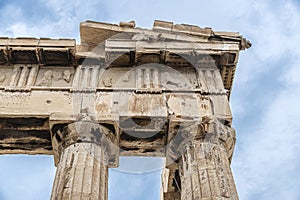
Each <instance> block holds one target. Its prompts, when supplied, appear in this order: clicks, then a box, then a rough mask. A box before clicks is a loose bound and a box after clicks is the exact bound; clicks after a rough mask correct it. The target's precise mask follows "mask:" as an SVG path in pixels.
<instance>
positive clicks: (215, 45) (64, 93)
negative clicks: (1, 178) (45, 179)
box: [0, 20, 251, 200]
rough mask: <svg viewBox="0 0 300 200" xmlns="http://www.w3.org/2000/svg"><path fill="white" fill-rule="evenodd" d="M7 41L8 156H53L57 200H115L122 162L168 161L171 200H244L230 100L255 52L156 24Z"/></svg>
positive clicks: (1, 56)
mask: <svg viewBox="0 0 300 200" xmlns="http://www.w3.org/2000/svg"><path fill="white" fill-rule="evenodd" d="M80 40H81V41H80V44H77V43H76V41H75V40H74V39H49V38H39V39H37V38H5V37H1V38H0V154H45V155H53V157H54V163H55V166H56V167H57V172H56V176H55V181H54V184H53V189H52V194H51V200H76V199H78V200H79V199H80V200H85V199H90V200H96V199H100V200H107V199H108V168H116V167H118V165H119V157H120V156H157V157H165V166H164V169H163V172H162V184H161V200H209V199H211V200H221V199H224V200H225V199H228V200H229V199H230V200H238V194H237V191H236V188H235V183H234V179H233V175H232V172H231V168H230V163H231V159H232V155H233V151H234V145H235V141H236V134H235V131H234V129H233V128H232V127H231V125H232V114H231V111H230V106H229V99H230V94H231V89H232V84H233V79H234V74H235V70H236V66H237V62H238V57H239V52H240V51H241V50H245V49H247V48H249V47H251V43H250V42H249V41H248V40H246V39H245V38H243V37H242V36H241V35H240V34H239V33H237V32H218V31H213V30H212V29H211V28H200V27H198V26H194V25H188V24H174V23H172V22H167V21H160V20H156V21H155V22H154V25H153V28H152V29H143V28H138V27H136V24H135V22H134V21H131V22H120V23H119V24H108V23H102V22H93V21H85V22H82V23H81V24H80Z"/></svg>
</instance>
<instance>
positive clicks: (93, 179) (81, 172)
mask: <svg viewBox="0 0 300 200" xmlns="http://www.w3.org/2000/svg"><path fill="white" fill-rule="evenodd" d="M103 159H104V150H103V149H101V147H100V146H99V145H96V144H93V143H76V144H72V145H70V146H69V147H67V148H66V149H65V150H64V152H63V153H62V155H61V158H60V162H59V164H58V167H57V172H56V176H55V181H54V185H53V190H52V195H51V200H86V199H90V200H107V191H108V187H107V184H108V183H107V180H108V169H107V166H106V165H105V163H104V162H103Z"/></svg>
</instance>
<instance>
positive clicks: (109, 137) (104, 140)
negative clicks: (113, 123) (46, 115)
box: [51, 121, 119, 167]
mask: <svg viewBox="0 0 300 200" xmlns="http://www.w3.org/2000/svg"><path fill="white" fill-rule="evenodd" d="M51 133H52V146H53V151H54V159H55V164H56V165H57V163H58V162H59V159H60V156H61V153H62V152H63V151H64V149H66V148H67V147H68V146H70V145H73V144H75V143H94V144H96V145H99V146H100V147H101V148H102V149H103V150H104V152H105V156H106V158H105V162H106V164H107V165H108V166H110V167H115V166H116V165H118V153H119V148H118V138H117V136H116V134H115V133H114V132H113V131H112V130H110V129H109V128H107V127H105V126H103V125H101V124H99V123H96V122H93V121H77V122H72V123H56V124H52V127H51Z"/></svg>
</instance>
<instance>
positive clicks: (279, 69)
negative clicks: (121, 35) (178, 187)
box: [0, 0, 300, 200]
mask: <svg viewBox="0 0 300 200" xmlns="http://www.w3.org/2000/svg"><path fill="white" fill-rule="evenodd" d="M70 2H71V1H67V0H52V1H46V0H36V1H35V0H26V1H24V0H10V1H8V0H7V1H6V0H0V36H8V37H20V36H23V37H24V36H30V37H52V38H63V37H67V38H75V39H77V41H79V22H81V21H85V20H87V19H89V20H95V21H105V22H111V23H118V22H119V21H121V20H122V21H130V20H132V19H134V20H135V21H136V23H137V25H138V26H140V27H149V28H150V27H152V24H153V21H154V20H155V19H162V20H167V21H174V22H175V23H187V24H195V25H199V26H201V27H207V26H208V27H212V28H213V29H214V30H225V31H239V32H240V33H241V34H242V35H244V37H246V38H248V39H250V40H251V42H252V43H253V46H252V48H251V49H249V50H247V51H244V52H241V53H240V59H239V63H238V69H237V71H236V75H235V80H234V86H233V92H232V96H231V106H232V112H233V115H234V127H235V128H236V130H237V138H238V140H237V144H236V149H235V153H234V158H233V162H232V169H233V173H234V177H235V181H236V185H237V189H238V192H239V196H240V199H241V200H254V199H255V200H260V199H273V200H281V199H287V200H297V199H300V190H299V185H300V173H299V169H300V154H299V151H300V142H299V141H300V123H299V121H300V106H299V105H300V104H299V100H300V78H299V76H300V67H299V65H300V48H299V45H300V37H299V35H300V28H299V27H300V4H299V2H298V1H292V0H285V1H282V0H259V1H258V0H256V1H248V0H232V1H220V0H219V1H217V0H211V1H203V0H194V1H192V0H186V1H176V0H172V1H171V0H165V1H159V0H148V1H142V0H130V1H129V0H127V1H117V0H110V1H108V0H107V1H103V0H102V1H101V0H79V1H72V2H74V3H72V4H71V3H70ZM127 163H128V162H127ZM124 164H126V161H125V162H124ZM141 168H143V166H142V167H141ZM125 171H126V170H125ZM54 173H55V168H54V167H53V159H52V157H47V156H0V200H2V199H3V200H19V199H20V200H21V199H22V200H23V199H30V200H31V199H32V200H35V199H36V200H39V199H49V197H50V192H51V187H52V181H53V176H54ZM159 179H160V172H159V170H156V171H152V172H149V173H145V174H142V173H125V172H124V170H111V173H110V185H109V189H110V200H118V199H124V200H142V199H143V200H144V199H149V200H156V199H157V200H158V199H159V198H158V197H159V194H158V193H159V187H160V183H159Z"/></svg>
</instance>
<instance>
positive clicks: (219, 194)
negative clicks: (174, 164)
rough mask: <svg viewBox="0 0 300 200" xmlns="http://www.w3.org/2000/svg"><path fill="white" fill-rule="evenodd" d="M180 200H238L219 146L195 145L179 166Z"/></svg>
mask: <svg viewBox="0 0 300 200" xmlns="http://www.w3.org/2000/svg"><path fill="white" fill-rule="evenodd" d="M180 177H181V185H182V190H181V199H182V200H200V199H228V200H229V199H230V200H238V195H237V191H236V188H235V184H234V180H233V176H232V173H231V170H230V163H229V161H228V159H227V155H226V150H225V149H224V147H222V146H221V145H216V144H212V143H209V142H201V141H194V142H192V143H191V144H189V145H187V146H186V151H185V153H184V154H183V156H182V160H181V164H180Z"/></svg>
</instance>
